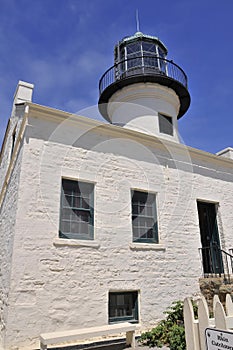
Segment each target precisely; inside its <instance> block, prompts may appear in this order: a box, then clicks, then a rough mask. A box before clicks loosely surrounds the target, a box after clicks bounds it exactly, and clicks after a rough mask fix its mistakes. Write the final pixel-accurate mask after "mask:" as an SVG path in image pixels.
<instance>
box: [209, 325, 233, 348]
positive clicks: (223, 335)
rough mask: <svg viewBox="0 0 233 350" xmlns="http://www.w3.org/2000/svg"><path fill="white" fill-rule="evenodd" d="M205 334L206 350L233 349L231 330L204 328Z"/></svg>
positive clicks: (232, 333)
mask: <svg viewBox="0 0 233 350" xmlns="http://www.w3.org/2000/svg"><path fill="white" fill-rule="evenodd" d="M205 336H206V349H207V350H224V349H226V350H227V349H228V350H233V332H228V331H223V330H221V329H215V328H206V330H205Z"/></svg>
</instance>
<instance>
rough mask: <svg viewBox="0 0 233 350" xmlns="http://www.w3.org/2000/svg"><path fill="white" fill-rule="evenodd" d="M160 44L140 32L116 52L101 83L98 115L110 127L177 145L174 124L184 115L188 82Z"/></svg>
mask: <svg viewBox="0 0 233 350" xmlns="http://www.w3.org/2000/svg"><path fill="white" fill-rule="evenodd" d="M167 53H168V50H167V48H166V46H165V45H164V44H163V43H162V41H161V40H160V39H159V38H157V37H155V36H150V35H145V34H143V33H142V32H136V33H135V34H134V35H133V36H128V37H125V38H123V39H122V40H121V41H120V42H118V43H117V44H116V45H115V48H114V65H113V66H112V67H110V68H109V69H108V70H107V71H106V72H105V73H104V74H103V76H102V77H101V79H100V82H99V94H100V95H99V102H98V105H99V110H100V113H101V114H102V116H103V117H104V118H105V119H106V120H107V121H109V122H110V123H112V124H115V125H120V126H122V127H124V128H128V129H132V130H135V131H139V132H143V133H146V134H149V135H152V136H156V137H159V138H162V139H167V140H170V141H175V142H180V140H179V133H178V123H177V121H178V119H179V118H181V117H182V116H183V115H184V114H185V112H186V111H187V110H188V108H189V105H190V95H189V91H188V84H187V76H186V74H185V72H184V71H183V69H182V68H180V67H179V66H178V65H177V64H176V63H174V62H173V61H172V60H168V59H167Z"/></svg>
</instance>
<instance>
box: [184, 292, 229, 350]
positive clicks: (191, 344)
mask: <svg viewBox="0 0 233 350" xmlns="http://www.w3.org/2000/svg"><path fill="white" fill-rule="evenodd" d="M225 308H226V312H225V310H224V308H223V305H222V303H221V302H220V300H219V297H218V296H217V295H215V296H214V300H213V314H214V317H213V318H210V316H209V309H208V305H207V302H206V299H205V298H204V297H201V298H200V299H199V300H198V319H195V318H194V311H193V305H192V302H191V299H190V298H186V299H185V300H184V324H185V339H186V349H187V350H206V340H205V330H206V328H217V329H222V330H227V331H232V332H233V302H232V298H231V296H230V294H227V295H226V305H225Z"/></svg>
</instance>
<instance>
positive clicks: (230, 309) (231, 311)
mask: <svg viewBox="0 0 233 350" xmlns="http://www.w3.org/2000/svg"><path fill="white" fill-rule="evenodd" d="M226 313H227V316H233V303H232V298H231V295H230V294H227V295H226Z"/></svg>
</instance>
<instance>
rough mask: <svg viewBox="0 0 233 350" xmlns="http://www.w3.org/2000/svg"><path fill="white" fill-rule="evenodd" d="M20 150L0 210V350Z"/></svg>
mask: <svg viewBox="0 0 233 350" xmlns="http://www.w3.org/2000/svg"><path fill="white" fill-rule="evenodd" d="M21 158H22V150H20V152H19V155H18V160H17V163H16V166H15V168H14V171H13V172H12V175H11V178H10V181H9V184H8V189H7V196H6V197H5V199H4V201H3V203H2V206H1V208H0V242H1V244H0V280H1V283H0V285H1V288H0V349H4V348H5V347H4V340H5V336H6V329H7V326H8V305H9V293H10V283H11V268H12V266H13V261H12V254H13V246H14V231H15V225H16V213H17V207H18V186H19V179H20V169H21Z"/></svg>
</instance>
